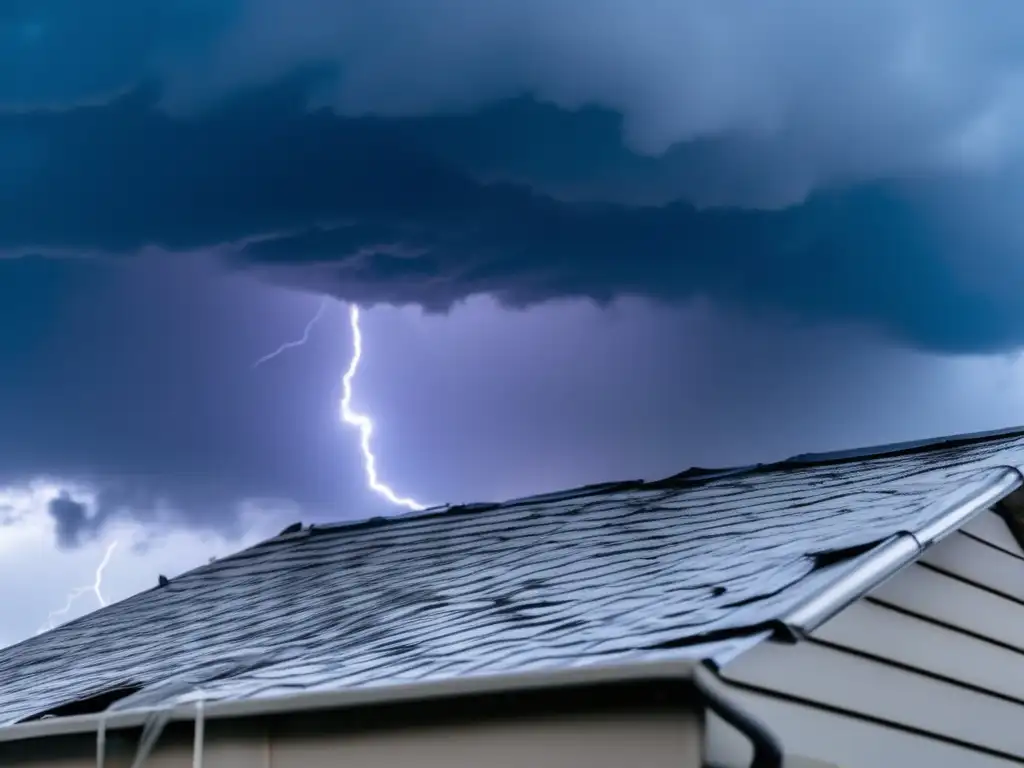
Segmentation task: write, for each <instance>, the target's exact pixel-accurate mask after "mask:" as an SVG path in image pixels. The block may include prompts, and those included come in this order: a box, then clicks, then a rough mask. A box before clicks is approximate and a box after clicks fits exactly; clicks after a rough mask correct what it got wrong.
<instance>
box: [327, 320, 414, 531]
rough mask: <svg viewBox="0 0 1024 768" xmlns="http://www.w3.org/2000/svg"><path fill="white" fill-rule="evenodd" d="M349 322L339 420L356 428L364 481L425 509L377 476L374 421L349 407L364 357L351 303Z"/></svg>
mask: <svg viewBox="0 0 1024 768" xmlns="http://www.w3.org/2000/svg"><path fill="white" fill-rule="evenodd" d="M348 319H349V325H350V326H351V327H352V359H351V360H350V361H349V364H348V369H347V370H346V371H345V375H344V376H342V377H341V390H342V395H341V403H340V404H339V415H340V416H341V420H342V421H343V422H344V423H345V424H348V425H349V426H353V427H355V428H356V429H358V430H359V450H360V451H361V452H362V454H363V470H364V471H365V473H366V484H367V485H368V486H369V487H370V490H371V491H373V492H374V493H376V494H378V495H379V496H382V497H383V498H385V499H387V500H388V501H389V502H391V503H392V504H394V505H395V506H399V507H405V508H406V509H410V510H413V511H417V510H421V509H425V508H426V506H425V505H424V504H420V502H418V501H416V500H415V499H410V498H407V497H403V496H399V495H398V494H397V493H395V492H394V491H393V490H392V489H391V488H390V487H389V486H387V485H386V484H384V483H382V482H381V480H380V478H379V477H378V475H377V457H376V456H374V454H373V448H371V446H370V438H372V437H373V420H372V419H371V418H370V417H369V416H367V415H366V414H363V413H359V412H358V411H355V410H353V408H352V380H353V379H354V378H355V375H356V371H358V370H359V361H360V360H362V358H363V332H362V329H361V328H360V326H359V307H357V306H356V305H355V304H350V305H349V309H348Z"/></svg>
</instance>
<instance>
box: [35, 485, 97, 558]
mask: <svg viewBox="0 0 1024 768" xmlns="http://www.w3.org/2000/svg"><path fill="white" fill-rule="evenodd" d="M47 506H48V510H49V513H50V517H52V518H53V522H54V525H55V529H56V535H57V546H58V547H62V548H64V549H70V548H72V547H77V546H78V545H79V544H81V543H82V538H83V536H87V535H89V533H90V532H92V531H93V530H95V527H94V526H93V521H92V520H91V519H90V516H89V505H88V504H87V503H86V502H82V501H76V500H75V499H74V498H72V496H71V495H70V494H69V493H68V492H67V491H64V492H62V493H61V494H60V495H59V496H57V497H56V498H54V499H51V500H50V503H49V504H48V505H47Z"/></svg>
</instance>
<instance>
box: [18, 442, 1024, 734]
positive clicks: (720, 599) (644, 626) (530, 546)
mask: <svg viewBox="0 0 1024 768" xmlns="http://www.w3.org/2000/svg"><path fill="white" fill-rule="evenodd" d="M815 460H816V461H818V462H819V463H813V462H806V461H805V462H797V463H794V464H789V465H783V466H781V467H776V468H767V469H765V468H762V469H755V470H752V471H745V472H726V473H717V474H710V475H702V474H699V473H697V474H694V473H690V474H689V475H683V476H679V477H677V478H676V479H675V480H674V481H672V482H664V483H655V484H648V485H645V484H642V483H627V484H612V485H608V486H599V487H594V488H591V489H584V490H582V491H580V492H578V493H563V494H554V495H548V496H546V497H538V498H535V499H522V500H517V501H515V502H510V503H508V504H504V505H480V506H475V507H474V506H470V507H465V508H460V509H458V510H456V511H448V512H444V511H441V512H433V513H427V514H417V515H410V516H404V517H397V518H392V519H390V520H387V521H384V522H378V523H377V524H375V525H365V524H349V525H334V526H322V527H314V528H312V529H310V528H306V529H302V530H289V531H288V532H287V534H286V535H284V536H282V537H279V538H275V539H271V540H269V541H267V542H264V543H262V544H260V545H257V546H255V547H252V548H250V549H248V550H245V551H243V552H239V553H237V554H236V555H233V556H231V557H227V558H224V559H221V560H218V561H215V562H213V563H210V564H208V565H205V566H203V567H201V568H198V569H196V570H194V571H191V572H189V573H187V574H184V575H183V576H181V577H178V578H176V579H173V580H171V581H170V582H169V583H168V584H167V585H166V586H165V587H163V588H161V589H154V590H150V591H148V592H145V593H142V594H139V595H136V596H134V597H132V598H130V599H128V600H125V601H123V602H121V603H117V604H114V605H111V606H109V607H107V608H105V609H103V610H101V611H98V612H96V613H94V614H91V615H89V616H86V617H84V618H82V619H79V620H77V621H74V622H71V623H69V624H67V625H65V626H62V627H59V628H58V629H56V630H54V631H52V632H48V633H46V634H44V635H40V636H38V637H34V638H32V639H30V640H27V641H25V642H23V643H20V644H18V645H15V646H12V647H9V648H6V649H3V650H2V651H0V725H3V724H10V723H13V722H17V721H19V720H22V719H24V718H26V717H30V716H35V715H38V714H40V713H42V712H46V711H48V710H51V709H54V708H56V707H58V706H61V705H63V704H66V703H68V702H71V701H76V700H79V699H82V698H83V697H84V696H86V695H90V694H95V693H96V692H102V691H105V690H109V689H112V688H115V687H118V686H121V687H123V686H124V685H125V681H130V683H131V684H132V685H135V686H139V687H142V688H143V689H146V688H152V687H153V686H157V684H159V683H166V682H167V681H169V680H175V679H178V676H180V674H181V671H182V670H184V669H189V670H198V672H197V673H196V675H194V677H195V679H196V680H201V681H203V682H201V683H198V685H200V686H201V688H202V695H203V696H204V697H205V698H207V699H219V698H246V697H253V696H268V695H276V694H280V693H281V692H282V691H287V692H294V691H296V690H327V689H331V688H351V687H358V686H375V685H385V684H389V683H396V682H399V681H402V682H408V681H410V680H427V679H431V680H437V679H442V678H450V677H456V676H461V675H470V674H488V673H498V672H500V673H504V674H507V673H509V672H515V671H517V670H526V669H543V668H554V667H565V666H576V665H579V664H582V663H590V662H595V661H602V660H609V659H614V658H621V657H624V656H631V655H639V656H641V657H642V656H643V655H645V654H647V655H653V654H660V653H664V652H665V651H664V650H659V649H669V648H671V649H673V651H672V652H673V653H675V654H687V653H690V654H694V655H701V656H706V655H708V654H713V653H715V652H716V651H721V650H728V649H731V648H735V647H739V646H737V643H740V642H741V641H740V640H738V639H737V638H736V635H740V634H742V632H743V631H744V629H745V628H753V627H759V626H763V625H764V623H765V622H767V621H770V620H772V619H775V618H777V617H778V616H780V615H781V614H782V612H783V611H784V610H785V609H786V608H788V607H791V606H792V605H794V604H797V603H799V602H800V600H801V599H803V598H806V596H807V595H808V593H809V590H810V589H812V588H813V586H814V582H816V581H817V577H815V578H811V579H809V578H808V577H809V576H810V575H811V574H812V573H813V572H814V571H815V568H816V567H818V566H820V565H821V563H822V562H823V561H822V553H823V552H830V551H835V550H848V552H846V553H845V554H844V556H849V557H854V558H855V557H860V556H863V554H862V553H863V547H862V546H861V545H864V544H866V543H869V542H874V541H878V540H881V539H884V538H886V537H888V536H891V535H892V534H894V533H896V532H899V531H908V530H909V531H914V530H917V529H919V528H921V527H922V526H923V525H924V524H926V523H927V522H929V521H930V520H932V519H934V517H935V515H936V514H937V510H938V509H939V507H940V506H941V504H942V502H943V500H944V499H945V498H946V497H947V496H948V494H949V493H950V492H951V491H953V490H955V489H960V488H963V487H965V486H966V487H970V486H973V485H979V486H980V485H981V484H983V483H984V482H985V481H986V480H987V479H989V478H991V477H992V476H993V474H994V473H996V472H998V471H999V468H1000V467H1005V466H1012V467H1018V466H1021V465H1022V464H1024V437H1022V436H1020V435H1009V436H1002V437H994V438H989V439H985V440H978V441H974V442H967V443H959V444H951V445H947V446H941V447H939V448H937V449H934V450H929V451H923V452H911V453H898V454H892V455H881V456H875V457H864V456H858V455H854V456H852V457H847V458H844V460H843V461H842V463H836V462H834V461H831V460H828V459H827V457H826V460H824V461H822V460H821V458H820V457H816V459H815ZM825 559H826V560H827V558H825ZM715 637H717V638H719V639H718V640H715V641H713V642H712V641H711V640H709V639H708V638H715ZM705 640H706V642H705ZM241 657H244V658H246V659H248V660H250V661H247V662H246V663H245V664H240V665H238V666H237V670H236V671H235V672H232V673H230V674H221V673H218V674H217V675H214V676H213V677H212V679H211V677H210V676H208V675H207V676H204V675H203V674H202V670H203V669H204V668H206V667H209V668H211V669H213V668H216V669H221V668H222V667H223V664H224V663H225V662H226V661H230V659H232V658H241ZM254 657H258V658H260V659H262V661H260V662H259V663H252V662H251V659H252V658H254ZM190 679H191V678H190ZM170 688H171V687H168V690H170ZM139 698H140V699H142V698H144V697H143V696H139Z"/></svg>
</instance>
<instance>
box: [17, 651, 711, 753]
mask: <svg viewBox="0 0 1024 768" xmlns="http://www.w3.org/2000/svg"><path fill="white" fill-rule="evenodd" d="M699 663H700V662H699V661H698V660H696V659H678V660H671V661H669V660H663V661H652V662H638V661H625V662H622V663H618V664H595V665H592V666H587V667H578V668H576V669H559V670H552V671H547V672H519V673H513V674H506V675H487V676H483V675H482V676H479V677H475V678H474V677H469V678H456V679H448V680H439V681H437V682H426V683H408V684H400V685H387V686H377V687H369V688H361V689H360V688H354V689H353V688H350V689H341V690H335V691H315V692H304V693H296V694H290V695H287V696H277V697H273V698H263V699H233V700H226V701H205V702H203V719H204V720H211V719H213V720H217V719H229V718H244V717H260V716H267V715H285V714H290V713H294V712H310V711H316V710H330V709H345V708H350V707H359V706H370V705H374V704H399V703H410V702H421V701H430V700H433V699H443V698H448V697H455V696H468V695H486V694H498V693H501V694H504V693H513V692H526V691H537V690H544V689H550V688H562V687H570V686H582V685H602V684H614V683H628V682H643V681H647V680H651V681H653V680H678V681H689V680H691V679H692V677H693V671H694V669H695V668H696V667H697V666H698V665H699ZM196 709H197V703H196V702H194V701H189V702H184V703H181V704H175V705H172V706H168V707H146V708H139V709H131V710H125V711H120V712H118V711H115V712H110V711H107V712H97V713H95V714H89V715H74V716H69V717H59V718H53V719H52V720H35V721H32V722H29V723H18V724H15V725H9V726H6V727H2V728H0V742H12V741H22V740H26V739H36V738H41V737H46V736H67V735H72V734H82V733H97V732H98V731H99V729H100V726H101V724H102V726H103V729H104V731H105V732H106V733H109V732H111V731H114V730H118V729H124V728H139V727H141V726H143V725H144V724H145V723H146V720H147V719H148V718H150V717H151V716H152V715H154V714H155V713H160V715H161V717H162V718H166V719H167V720H175V721H187V722H192V721H194V720H195V719H196Z"/></svg>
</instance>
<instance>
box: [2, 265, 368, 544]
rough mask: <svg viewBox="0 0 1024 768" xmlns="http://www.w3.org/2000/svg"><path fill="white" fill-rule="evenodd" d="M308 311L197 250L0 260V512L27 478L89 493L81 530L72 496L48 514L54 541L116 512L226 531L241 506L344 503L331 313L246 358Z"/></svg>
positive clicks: (349, 483) (351, 491)
mask: <svg viewBox="0 0 1024 768" xmlns="http://www.w3.org/2000/svg"><path fill="white" fill-rule="evenodd" d="M316 306H317V299H316V298H312V297H309V296H303V295H295V294H289V293H287V292H283V291H281V290H280V289H277V288H271V287H268V286H266V285H261V284H259V283H256V282H255V281H253V280H251V279H242V278H239V277H237V276H235V277H227V276H225V275H224V274H223V270H221V269H216V268H213V267H211V265H210V264H209V259H200V258H193V257H186V256H182V255H174V256H171V257H163V258H161V257H159V256H157V255H153V254H148V255H138V256H137V257H135V258H132V259H126V260H122V261H116V262H111V261H108V260H103V259H78V260H57V259H40V258H22V259H0V370H2V371H3V383H2V386H0V424H2V425H3V429H2V430H0V524H2V522H3V521H4V519H5V514H4V509H3V506H2V504H3V501H4V499H3V495H2V489H4V488H6V487H7V486H9V485H13V486H21V485H24V484H26V483H31V482H32V481H34V480H36V479H42V480H46V485H47V486H51V485H52V486H55V487H57V488H58V489H60V488H66V489H68V490H69V495H70V497H71V499H72V500H73V501H75V502H81V503H86V501H88V504H89V506H90V509H89V515H88V518H87V520H85V521H84V522H87V523H88V524H87V525H86V526H85V527H84V528H83V527H82V523H83V519H82V515H81V514H78V513H77V512H75V507H72V506H71V504H70V503H68V504H64V503H59V504H58V505H57V507H55V508H51V514H52V515H53V516H54V518H55V520H56V521H57V524H58V534H59V537H60V541H63V542H64V543H66V544H69V545H70V544H71V543H72V542H74V541H75V540H77V538H80V537H81V536H83V535H89V534H91V532H92V531H94V530H99V528H100V527H101V526H103V525H105V524H106V523H107V522H108V521H109V520H110V519H111V516H115V517H116V516H118V515H120V514H130V515H132V516H133V517H135V518H137V519H148V520H153V519H156V520H162V519H165V518H167V516H168V515H170V516H172V517H173V516H175V515H182V514H184V515H185V516H186V517H187V518H188V519H190V520H191V521H192V522H193V523H194V524H197V525H207V524H208V525H210V526H214V527H216V528H218V529H219V530H221V531H224V530H225V529H226V528H230V527H231V526H232V525H235V524H236V523H237V521H238V519H239V518H238V514H237V513H238V505H239V503H240V502H242V501H245V500H252V501H255V502H258V503H259V504H260V505H261V506H262V507H264V508H268V509H278V508H287V509H288V510H289V511H288V514H289V516H291V515H292V514H295V513H294V512H293V511H290V510H291V509H292V508H293V507H294V504H293V502H294V503H298V504H303V505H305V508H306V512H305V514H306V516H307V519H308V518H309V517H310V516H314V515H316V514H318V510H323V509H325V508H326V507H327V506H328V505H330V506H331V508H332V510H333V512H332V515H331V516H332V517H344V516H345V515H347V514H349V511H348V510H349V506H348V505H349V504H351V503H352V500H354V499H359V498H360V496H359V486H360V483H361V477H360V475H359V470H360V465H359V463H358V454H357V446H356V445H355V444H354V443H353V442H352V439H351V434H350V433H349V432H347V431H346V430H343V429H341V427H340V425H339V424H338V421H337V415H336V414H337V411H336V407H337V406H336V402H337V396H338V394H337V393H338V380H339V376H340V371H341V370H342V368H343V366H344V363H345V359H346V358H345V356H346V355H347V353H348V344H349V339H348V337H347V334H346V333H345V331H346V328H345V324H344V317H343V315H342V314H341V313H340V310H337V309H333V310H332V312H331V313H328V314H326V315H325V317H324V318H323V320H322V322H321V327H320V328H318V329H317V331H318V332H317V333H316V334H313V335H312V336H311V338H310V341H309V344H308V346H307V347H306V348H304V349H303V350H301V354H292V355H289V356H288V357H287V358H284V359H282V360H281V361H278V364H275V365H269V364H268V365H266V366H263V367H261V368H260V369H259V370H258V371H254V370H252V363H253V361H254V360H256V359H257V358H258V357H260V356H262V355H264V354H265V353H267V352H268V351H271V350H273V349H274V348H276V347H277V346H279V345H280V344H281V343H282V342H285V341H288V340H290V339H292V338H297V337H298V335H299V334H300V333H301V331H302V328H303V326H304V325H305V323H307V322H308V321H309V318H310V316H311V315H312V313H313V311H315V309H316ZM47 479H52V480H47ZM75 489H84V491H87V492H88V493H87V494H85V493H84V491H83V493H78V492H76V491H75ZM56 496H59V493H54V494H53V497H56ZM47 501H49V498H47V499H45V500H44V502H43V503H45V502H47ZM342 502H345V503H342ZM360 506H361V507H362V508H366V505H365V504H362V503H360ZM286 522H289V521H286Z"/></svg>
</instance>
